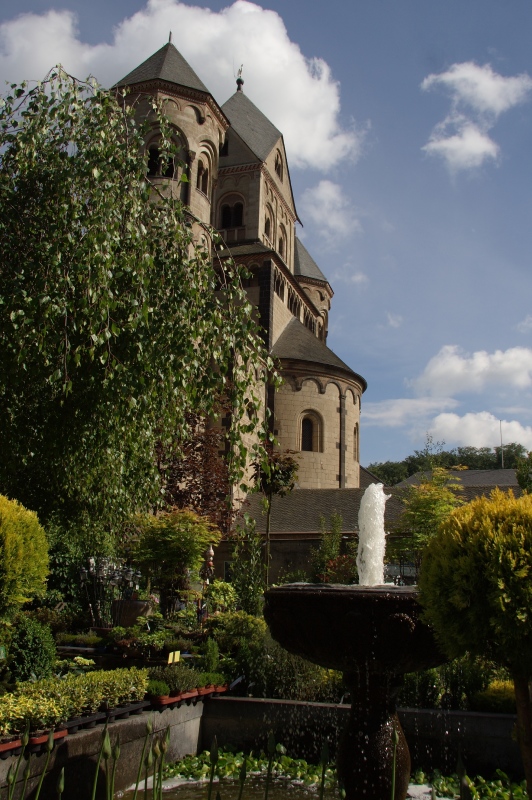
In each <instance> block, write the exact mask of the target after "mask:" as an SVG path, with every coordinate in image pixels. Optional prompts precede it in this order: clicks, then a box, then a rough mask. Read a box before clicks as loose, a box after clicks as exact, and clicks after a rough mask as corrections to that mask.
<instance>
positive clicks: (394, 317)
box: [386, 311, 403, 328]
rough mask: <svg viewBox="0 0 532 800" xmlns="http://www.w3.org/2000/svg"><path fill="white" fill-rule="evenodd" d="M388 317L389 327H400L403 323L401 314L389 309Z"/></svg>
mask: <svg viewBox="0 0 532 800" xmlns="http://www.w3.org/2000/svg"><path fill="white" fill-rule="evenodd" d="M386 319H387V320H388V327H389V328H400V327H401V325H402V324H403V318H402V316H401V315H400V314H391V313H390V312H389V311H387V312H386Z"/></svg>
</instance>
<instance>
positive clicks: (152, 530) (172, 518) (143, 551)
mask: <svg viewBox="0 0 532 800" xmlns="http://www.w3.org/2000/svg"><path fill="white" fill-rule="evenodd" d="M132 524H133V527H134V530H135V534H136V536H137V537H138V538H137V540H136V544H135V547H134V551H133V554H132V559H133V561H134V563H135V564H138V565H139V567H140V569H141V570H142V571H143V572H144V573H145V575H146V576H147V577H148V578H149V580H150V583H151V586H152V588H156V589H158V590H159V591H160V592H161V606H162V608H161V610H162V611H163V613H164V612H165V611H166V610H167V607H168V603H169V598H170V597H172V596H174V595H175V594H176V593H178V592H179V591H180V590H183V589H187V588H188V584H189V572H191V573H195V574H196V575H197V574H198V571H199V568H200V565H201V563H202V560H203V556H204V552H205V549H206V548H207V547H208V545H210V544H216V543H217V542H218V541H219V540H220V536H221V534H220V531H219V530H218V528H217V527H216V526H215V525H213V523H212V522H210V521H209V520H208V519H207V518H206V517H201V516H200V515H199V514H196V513H195V512H194V511H189V510H186V509H177V508H176V509H174V510H173V511H170V512H162V513H160V514H158V515H157V516H155V515H152V514H144V515H138V516H137V517H135V519H134V520H133V523H132Z"/></svg>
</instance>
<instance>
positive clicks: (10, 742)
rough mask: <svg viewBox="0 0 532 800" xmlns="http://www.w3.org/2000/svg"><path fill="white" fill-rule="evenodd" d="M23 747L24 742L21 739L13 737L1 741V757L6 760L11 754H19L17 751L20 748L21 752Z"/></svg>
mask: <svg viewBox="0 0 532 800" xmlns="http://www.w3.org/2000/svg"><path fill="white" fill-rule="evenodd" d="M21 749H22V742H21V741H20V739H16V738H11V739H5V740H3V741H0V759H2V760H4V759H5V758H9V756H12V755H18V753H17V752H16V751H17V750H18V752H19V753H20V750H21Z"/></svg>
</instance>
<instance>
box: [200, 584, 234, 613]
mask: <svg viewBox="0 0 532 800" xmlns="http://www.w3.org/2000/svg"><path fill="white" fill-rule="evenodd" d="M204 597H205V602H206V604H207V609H208V611H209V613H210V614H212V613H214V612H215V611H236V591H235V587H234V586H233V585H232V584H231V583H227V582H226V581H220V580H217V579H215V580H214V581H213V582H212V583H210V584H209V585H208V586H207V588H206V590H205V594H204Z"/></svg>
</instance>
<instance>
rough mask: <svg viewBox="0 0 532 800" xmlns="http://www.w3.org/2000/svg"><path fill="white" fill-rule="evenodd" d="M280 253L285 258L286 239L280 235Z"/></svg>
mask: <svg viewBox="0 0 532 800" xmlns="http://www.w3.org/2000/svg"><path fill="white" fill-rule="evenodd" d="M278 249H279V255H280V256H281V258H284V239H283V237H282V236H279V248H278Z"/></svg>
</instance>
